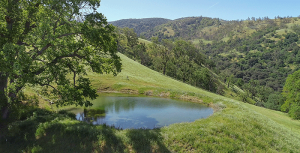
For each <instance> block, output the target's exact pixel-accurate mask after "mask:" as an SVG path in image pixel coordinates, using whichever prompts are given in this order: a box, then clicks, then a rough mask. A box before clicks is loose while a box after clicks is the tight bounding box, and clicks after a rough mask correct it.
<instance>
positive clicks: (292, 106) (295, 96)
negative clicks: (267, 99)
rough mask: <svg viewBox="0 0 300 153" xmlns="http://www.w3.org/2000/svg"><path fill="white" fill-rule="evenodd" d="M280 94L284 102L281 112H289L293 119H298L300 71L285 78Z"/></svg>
mask: <svg viewBox="0 0 300 153" xmlns="http://www.w3.org/2000/svg"><path fill="white" fill-rule="evenodd" d="M282 94H283V96H284V97H285V98H286V101H285V103H284V104H283V105H282V107H281V110H282V111H287V112H289V114H290V116H291V117H292V118H294V119H300V70H299V71H296V72H294V73H293V74H291V75H289V76H288V77H287V79H286V83H285V85H284V88H283V92H282Z"/></svg>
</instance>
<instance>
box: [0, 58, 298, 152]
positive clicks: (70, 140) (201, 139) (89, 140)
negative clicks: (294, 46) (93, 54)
mask: <svg viewBox="0 0 300 153" xmlns="http://www.w3.org/2000/svg"><path fill="white" fill-rule="evenodd" d="M119 56H120V57H121V59H122V64H123V69H122V72H121V73H119V74H118V75H117V76H113V75H111V74H102V75H99V74H95V73H92V72H90V73H89V74H88V77H89V78H90V79H91V82H92V84H93V86H94V87H95V88H97V90H98V92H99V94H100V95H101V94H103V93H106V94H114V95H117V94H118V93H122V94H126V95H128V96H139V95H140V96H157V97H169V98H176V99H182V100H187V101H193V102H198V103H203V104H207V105H209V106H211V107H213V108H214V114H213V115H211V116H210V117H208V118H205V119H199V120H196V121H195V122H192V123H178V124H172V125H170V126H168V127H163V128H160V129H154V130H147V129H138V130H134V129H126V130H120V129H118V128H113V127H108V126H105V125H99V126H94V125H90V124H87V123H82V122H79V121H77V120H75V119H74V115H72V114H70V113H67V112H65V111H60V112H53V111H47V110H45V109H37V110H33V111H32V115H31V114H30V115H29V117H28V118H27V119H26V120H24V121H20V122H16V123H13V124H12V125H10V126H9V131H10V134H9V135H8V136H7V137H5V139H1V141H0V152H299V150H300V121H296V120H292V119H291V118H290V117H288V115H287V114H285V113H282V112H277V111H273V110H268V109H265V108H261V107H257V106H254V105H250V104H246V103H243V102H240V101H237V100H233V99H230V98H226V97H223V96H220V95H216V94H214V93H210V92H208V91H205V90H202V89H199V88H196V87H193V86H190V85H188V84H185V83H183V82H180V81H177V80H174V79H172V78H170V77H167V76H164V75H162V74H161V73H158V72H155V71H153V70H151V69H149V68H147V67H145V66H143V65H140V64H139V63H138V62H135V61H133V60H131V59H129V58H127V57H126V56H124V55H122V54H119ZM27 92H29V93H30V89H28V90H27ZM41 107H44V108H48V109H49V108H50V106H49V105H48V103H46V102H44V103H42V105H41ZM178 113H180V112H178ZM2 132H4V131H2Z"/></svg>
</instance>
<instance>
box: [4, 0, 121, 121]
mask: <svg viewBox="0 0 300 153" xmlns="http://www.w3.org/2000/svg"><path fill="white" fill-rule="evenodd" d="M99 6H100V0H30V1H28V0H7V1H0V65H1V66H0V99H1V101H0V108H1V112H2V117H3V118H6V116H7V112H8V111H9V108H10V107H11V106H12V105H14V104H16V103H17V101H18V94H19V93H20V92H22V89H24V87H25V86H28V85H32V86H39V87H40V88H41V89H42V90H41V94H45V95H47V96H48V97H51V98H52V99H54V101H55V103H56V105H57V106H63V105H70V104H75V105H81V106H82V105H86V106H88V105H91V103H90V101H89V100H88V99H94V98H96V96H97V94H96V90H95V89H93V88H92V87H91V84H90V81H89V79H88V78H86V77H84V76H85V75H86V74H87V73H86V72H87V70H88V68H89V67H90V69H91V70H92V71H94V72H97V73H109V72H113V73H114V74H115V75H116V74H117V73H118V72H119V71H120V69H121V63H120V58H119V57H118V56H117V54H116V53H117V45H116V41H115V35H114V26H112V25H109V24H108V23H107V21H106V18H105V16H104V15H103V14H101V13H98V12H97V11H96V9H97V8H98V7H99Z"/></svg>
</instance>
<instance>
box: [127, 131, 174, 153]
mask: <svg viewBox="0 0 300 153" xmlns="http://www.w3.org/2000/svg"><path fill="white" fill-rule="evenodd" d="M126 136H127V137H128V138H129V139H130V142H129V143H130V144H131V145H132V147H133V149H134V150H135V151H136V152H163V153H169V152H170V151H169V150H168V148H167V147H166V146H165V145H164V143H163V137H162V135H161V133H160V129H153V130H147V129H139V130H133V129H132V130H129V131H128V132H127V133H126Z"/></svg>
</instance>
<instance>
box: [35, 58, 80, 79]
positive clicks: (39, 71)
mask: <svg viewBox="0 0 300 153" xmlns="http://www.w3.org/2000/svg"><path fill="white" fill-rule="evenodd" d="M67 57H78V58H80V59H83V58H85V57H84V56H81V55H79V54H76V53H73V54H69V55H66V56H59V57H56V58H55V59H54V60H53V61H52V62H50V63H48V64H47V66H46V67H48V66H49V65H55V64H56V63H58V61H59V60H60V59H63V58H67ZM45 69H46V68H45V66H44V67H41V68H40V69H39V70H37V71H35V72H32V73H33V74H35V75H39V74H41V73H43V72H44V71H45Z"/></svg>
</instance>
